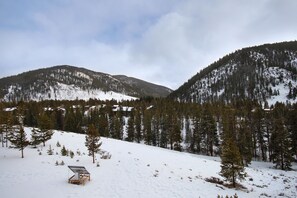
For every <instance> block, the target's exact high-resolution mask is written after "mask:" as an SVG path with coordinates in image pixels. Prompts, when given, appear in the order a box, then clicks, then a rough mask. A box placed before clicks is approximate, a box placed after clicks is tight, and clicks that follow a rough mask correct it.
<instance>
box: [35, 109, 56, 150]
mask: <svg viewBox="0 0 297 198" xmlns="http://www.w3.org/2000/svg"><path fill="white" fill-rule="evenodd" d="M38 127H39V129H33V131H32V132H33V133H32V144H33V145H38V144H39V143H40V142H42V143H43V146H45V142H46V141H48V140H50V139H51V138H52V136H53V134H54V131H53V130H52V122H51V119H50V118H49V117H48V115H47V114H46V113H43V114H41V115H40V117H39V118H38Z"/></svg>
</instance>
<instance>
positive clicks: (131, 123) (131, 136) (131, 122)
mask: <svg viewBox="0 0 297 198" xmlns="http://www.w3.org/2000/svg"><path fill="white" fill-rule="evenodd" d="M134 138H135V129H134V117H133V116H130V117H129V119H128V125H127V139H126V140H127V141H129V142H133V141H134Z"/></svg>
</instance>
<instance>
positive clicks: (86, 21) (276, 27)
mask: <svg viewBox="0 0 297 198" xmlns="http://www.w3.org/2000/svg"><path fill="white" fill-rule="evenodd" d="M32 2H33V3H31V4H26V3H19V2H18V1H13V0H11V1H9V2H8V1H5V2H1V3H0V43H1V45H0V69H1V71H2V73H1V74H0V77H4V76H7V75H12V74H17V73H20V72H24V71H27V70H32V69H37V68H40V67H48V66H52V65H58V64H69V65H76V66H83V67H86V68H88V69H92V70H95V71H100V72H106V73H110V74H125V75H129V76H133V77H137V78H141V79H144V80H147V81H151V82H154V83H158V84H162V85H166V86H169V87H171V88H174V89H175V88H178V86H180V85H181V84H183V83H184V82H185V81H187V80H188V79H189V78H190V77H191V76H193V75H195V74H196V73H197V72H198V71H199V70H201V69H202V68H204V67H206V66H207V65H209V64H211V63H212V62H213V61H215V60H217V59H219V58H221V57H222V56H224V55H226V54H228V53H231V52H232V51H234V50H236V49H240V48H242V47H247V46H252V45H258V44H263V43H267V42H278V41H284V40H294V39H296V35H297V26H295V25H294V24H295V21H294V20H295V19H296V18H297V13H296V12H295V10H296V8H297V2H296V1H293V0H284V1H277V0H263V1H258V0H251V1H244V0H227V1H224V2H223V1H219V0H214V1H197V0H185V1H178V0H162V1H159V0H151V1H145V0H127V1H118V0H110V1H98V0H86V1H80V0H73V1H67V0H66V1H61V0H53V1H38V0H35V1H32ZM15 11H17V12H15Z"/></svg>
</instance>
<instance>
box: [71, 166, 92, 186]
mask: <svg viewBox="0 0 297 198" xmlns="http://www.w3.org/2000/svg"><path fill="white" fill-rule="evenodd" d="M68 168H69V169H70V170H71V171H72V172H73V173H74V175H73V176H71V177H70V178H69V179H68V183H71V184H78V185H80V184H83V185H84V184H85V183H86V181H90V180H91V174H90V173H89V172H88V171H87V169H86V168H85V167H84V166H68Z"/></svg>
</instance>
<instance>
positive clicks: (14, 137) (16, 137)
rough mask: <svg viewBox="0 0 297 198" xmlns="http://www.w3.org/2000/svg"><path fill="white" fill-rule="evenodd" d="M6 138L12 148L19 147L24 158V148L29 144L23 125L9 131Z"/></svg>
mask: <svg viewBox="0 0 297 198" xmlns="http://www.w3.org/2000/svg"><path fill="white" fill-rule="evenodd" d="M7 138H8V140H9V141H10V142H11V144H12V145H13V147H14V148H16V149H19V150H20V151H21V154H22V158H24V149H25V148H26V146H28V145H29V141H28V140H27V137H26V132H25V131H24V128H23V126H21V125H20V128H14V129H13V130H12V131H11V132H9V135H8V137H7Z"/></svg>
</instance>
